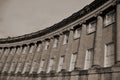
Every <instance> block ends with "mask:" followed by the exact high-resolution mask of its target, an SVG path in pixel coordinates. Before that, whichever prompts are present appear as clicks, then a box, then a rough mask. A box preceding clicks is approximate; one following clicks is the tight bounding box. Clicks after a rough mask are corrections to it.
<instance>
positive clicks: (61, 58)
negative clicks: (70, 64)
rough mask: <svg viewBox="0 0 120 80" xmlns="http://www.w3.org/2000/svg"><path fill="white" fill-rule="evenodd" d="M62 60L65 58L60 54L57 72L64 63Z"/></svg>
mask: <svg viewBox="0 0 120 80" xmlns="http://www.w3.org/2000/svg"><path fill="white" fill-rule="evenodd" d="M64 60H65V56H61V57H60V59H59V64H58V70H57V72H60V71H61V70H62V68H63V64H64Z"/></svg>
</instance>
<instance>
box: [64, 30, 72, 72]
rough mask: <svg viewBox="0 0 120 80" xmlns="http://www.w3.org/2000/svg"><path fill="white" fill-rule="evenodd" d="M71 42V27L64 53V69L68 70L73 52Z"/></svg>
mask: <svg viewBox="0 0 120 80" xmlns="http://www.w3.org/2000/svg"><path fill="white" fill-rule="evenodd" d="M72 43H73V29H71V30H70V32H69V38H68V44H67V48H66V53H65V62H64V69H65V70H67V71H68V70H69V67H70V60H71V55H72V54H73V53H72V52H73V51H72Z"/></svg>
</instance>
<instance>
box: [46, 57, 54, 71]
mask: <svg viewBox="0 0 120 80" xmlns="http://www.w3.org/2000/svg"><path fill="white" fill-rule="evenodd" d="M53 65H54V58H51V59H50V61H49V65H48V69H47V73H49V72H50V71H51V70H52V68H53Z"/></svg>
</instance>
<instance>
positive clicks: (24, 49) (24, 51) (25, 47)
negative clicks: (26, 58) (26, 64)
mask: <svg viewBox="0 0 120 80" xmlns="http://www.w3.org/2000/svg"><path fill="white" fill-rule="evenodd" d="M26 50H27V46H24V47H23V51H22V53H23V54H25V53H26Z"/></svg>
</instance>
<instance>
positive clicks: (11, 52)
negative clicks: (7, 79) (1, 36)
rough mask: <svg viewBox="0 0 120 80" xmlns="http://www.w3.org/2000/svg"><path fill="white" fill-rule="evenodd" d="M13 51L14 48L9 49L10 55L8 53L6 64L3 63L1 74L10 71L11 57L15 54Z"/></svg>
mask: <svg viewBox="0 0 120 80" xmlns="http://www.w3.org/2000/svg"><path fill="white" fill-rule="evenodd" d="M15 51H16V48H11V49H10V53H9V55H8V57H7V59H6V62H5V65H4V68H3V72H4V71H6V72H8V70H9V69H10V65H11V62H12V59H13V56H14V54H15Z"/></svg>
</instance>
